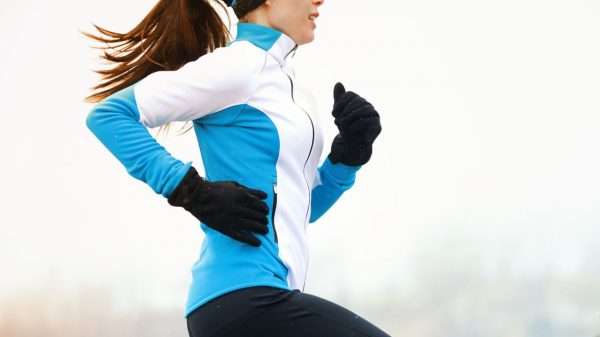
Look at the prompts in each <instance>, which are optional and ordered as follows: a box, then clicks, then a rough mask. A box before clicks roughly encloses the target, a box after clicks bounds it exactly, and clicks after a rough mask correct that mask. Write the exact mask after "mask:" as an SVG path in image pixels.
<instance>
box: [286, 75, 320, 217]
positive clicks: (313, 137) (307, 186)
mask: <svg viewBox="0 0 600 337" xmlns="http://www.w3.org/2000/svg"><path fill="white" fill-rule="evenodd" d="M283 73H284V74H285V76H287V77H288V78H289V79H290V84H291V85H292V101H294V103H296V100H295V99H294V81H293V80H292V78H291V77H290V75H288V74H287V73H286V72H285V71H284V72H283ZM296 106H298V107H299V108H300V109H301V110H302V111H304V113H305V114H306V116H308V119H309V120H310V125H311V127H312V140H311V143H310V150H309V151H308V156H307V157H306V160H305V161H304V169H303V170H302V175H304V181H305V182H306V188H307V189H308V207H307V208H306V215H305V216H304V222H305V223H306V218H308V210H309V209H310V203H311V195H310V192H311V191H310V185H309V184H308V180H307V179H306V173H305V171H306V164H307V163H308V160H309V159H310V155H311V153H312V150H313V147H314V145H315V124H314V123H313V120H312V118H311V117H310V115H309V114H308V112H306V110H304V108H302V107H301V106H300V105H299V104H297V103H296Z"/></svg>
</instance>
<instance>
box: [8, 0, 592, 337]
mask: <svg viewBox="0 0 600 337" xmlns="http://www.w3.org/2000/svg"><path fill="white" fill-rule="evenodd" d="M154 4H155V2H154V1H148V0H128V1H116V0H105V1H101V2H99V1H71V0H65V1H53V2H50V1H32V0H21V1H6V0H2V2H0V47H1V52H0V65H1V66H2V70H0V88H1V90H0V151H1V154H2V161H1V163H2V165H1V167H0V173H1V174H0V186H1V187H2V191H3V193H2V195H1V196H0V198H1V207H0V271H1V273H2V277H0V315H2V314H3V313H4V315H5V317H8V316H6V313H7V312H9V311H11V312H13V316H10V317H12V318H11V320H12V321H11V322H12V324H15V323H14V322H15V321H14V320H15V319H17V318H15V317H17V316H15V315H17V314H15V312H17V313H20V312H22V313H23V315H32V314H36V313H37V314H39V315H51V314H49V313H48V310H50V309H49V307H51V306H54V305H58V304H59V303H62V302H61V301H66V300H65V299H69V298H70V299H73V298H79V297H81V296H82V295H81V294H82V291H83V290H82V289H88V290H89V289H93V290H92V292H94V293H96V294H97V293H98V292H100V293H102V294H105V296H104V295H103V298H105V300H106V301H107V303H108V304H106V306H107V307H110V308H112V310H115V311H116V312H120V313H123V314H126V313H131V312H142V311H143V310H147V309H148V308H156V310H173V311H174V312H176V313H177V314H181V315H182V314H183V306H184V302H185V297H186V294H187V286H188V285H189V282H190V280H191V277H190V273H189V271H190V268H191V265H192V264H193V263H194V261H195V260H196V258H197V255H198V253H199V247H200V243H201V240H202V231H201V230H200V228H199V227H198V226H197V223H196V221H195V219H194V218H193V217H192V216H191V215H189V214H187V213H186V212H185V211H183V210H182V209H176V208H172V207H171V206H169V205H168V204H167V203H166V200H164V198H163V197H162V196H159V195H156V194H154V193H153V192H152V190H151V189H150V188H149V187H148V186H146V185H144V184H143V183H141V182H139V181H137V180H135V179H133V178H132V177H130V176H129V175H128V174H127V173H126V171H125V170H124V168H123V167H122V166H121V164H120V163H118V161H117V160H116V159H115V158H114V157H112V155H111V154H110V153H109V152H108V151H107V150H106V149H105V148H103V147H102V145H101V144H100V142H99V141H98V140H97V139H96V138H95V137H94V136H93V134H92V133H91V132H89V130H88V129H87V128H86V126H85V117H86V115H87V113H88V112H89V110H90V109H91V107H92V105H91V104H87V103H83V98H84V97H85V96H86V95H88V94H89V88H90V87H91V86H93V85H95V84H96V83H97V81H98V76H97V75H96V74H94V73H93V72H92V70H93V69H100V68H101V67H102V64H101V61H100V59H99V58H98V55H99V51H98V50H94V49H92V48H90V46H93V45H94V46H98V45H97V44H94V43H93V42H92V41H91V40H89V39H87V38H85V37H84V36H83V35H82V34H80V33H79V32H78V30H85V31H90V32H94V31H93V26H92V23H95V24H98V25H99V26H101V27H104V28H108V29H111V30H114V31H118V32H125V31H127V30H129V29H131V28H132V27H133V26H134V25H135V24H137V23H138V22H139V21H140V20H141V19H142V18H143V16H144V15H145V14H146V13H147V12H148V11H149V10H150V8H151V7H152V6H153V5H154ZM319 11H320V13H321V15H320V17H319V18H318V19H317V26H318V27H317V29H316V39H315V41H314V42H313V43H311V44H309V45H304V46H301V47H300V49H299V50H298V52H297V53H296V56H295V58H294V64H295V70H296V75H297V78H298V80H299V81H300V82H301V83H303V85H304V86H305V87H307V88H309V89H310V90H311V91H312V92H313V93H314V95H315V96H316V97H317V99H318V103H319V106H320V113H321V116H322V118H321V120H322V122H323V128H324V132H325V136H326V141H325V142H326V146H325V149H324V151H323V156H325V155H326V154H327V153H328V147H329V144H330V142H331V139H332V138H333V136H334V135H335V134H336V133H337V130H336V128H335V125H334V124H333V117H331V115H330V110H331V106H332V103H333V97H332V90H333V85H334V84H335V82H337V81H341V82H343V83H344V85H345V86H346V88H347V90H352V91H355V92H357V93H359V94H360V95H361V96H363V97H365V98H366V99H368V100H369V101H370V102H372V103H373V105H374V106H375V107H376V109H377V110H378V111H379V113H380V114H381V122H382V126H383V132H382V134H381V135H380V137H379V138H378V139H377V141H376V143H375V146H374V155H373V157H372V160H371V162H369V163H368V164H367V165H365V167H363V169H362V170H361V171H359V173H358V175H357V180H356V184H355V186H354V187H353V188H352V189H351V190H350V191H348V192H347V193H346V194H345V195H344V196H342V198H341V199H340V200H339V201H338V203H337V204H336V205H335V206H334V207H333V208H332V209H331V210H330V211H329V212H328V213H327V214H326V215H325V216H323V217H322V218H321V219H320V220H319V221H318V222H317V223H314V224H312V225H311V226H312V227H311V231H310V237H311V260H310V261H311V265H310V269H309V278H308V283H307V289H306V290H307V292H309V293H313V294H316V295H319V296H322V297H324V298H327V299H330V300H332V301H335V302H337V303H340V304H342V305H344V306H347V307H349V308H351V309H353V310H355V311H357V312H359V313H361V314H363V315H364V316H366V317H367V318H369V319H370V320H372V321H373V322H376V323H378V325H379V326H380V327H381V328H383V329H384V330H386V331H388V332H390V333H392V332H393V333H394V335H395V336H401V335H407V336H409V335H412V336H414V335H416V334H422V335H432V334H437V335H441V336H471V335H473V336H481V335H482V334H485V335H486V336H496V335H497V336H542V335H543V336H545V337H546V336H570V337H571V336H586V337H593V336H594V335H595V334H600V262H599V261H600V207H599V206H600V155H599V154H600V151H599V147H600V132H599V130H600V99H599V97H600V96H599V94H598V92H599V90H600V62H599V61H598V60H600V43H599V42H600V41H599V33H600V3H599V2H598V1H592V0H571V1H553V0H550V1H535V0H520V1H516V0H506V1H496V2H489V1H475V0H470V1H469V0H458V1H442V0H424V1H377V2H365V1H358V0H343V1H341V0H326V1H325V4H324V5H323V6H321V7H320V9H319ZM159 141H160V142H161V143H162V144H163V145H165V146H166V147H167V149H168V150H169V151H170V152H171V153H172V154H173V155H174V156H175V157H176V158H179V159H181V160H182V161H188V160H191V161H193V162H194V163H195V165H201V164H200V163H201V160H200V154H199V152H198V149H197V144H196V143H195V138H194V136H193V134H192V133H191V132H190V133H188V134H186V135H184V136H180V137H176V136H174V135H172V136H169V137H167V138H164V137H161V138H159ZM84 293H85V292H84ZM78 296H79V297H78ZM35 303H46V304H48V306H45V307H43V306H35V305H34V304H35ZM94 303H96V302H94V301H93V300H92V301H90V303H86V305H89V306H93V305H94ZM15 308H19V310H20V311H19V310H17V309H15ZM50 311H51V310H50ZM54 315H55V316H52V317H54V318H55V319H60V317H61V316H60V314H56V313H54ZM0 317H2V316H0ZM19 317H20V316H19ZM474 317H479V318H478V319H475V318H474ZM500 317H501V318H500ZM6 321H7V320H5V321H4V322H5V323H6ZM24 321H25V323H24V324H28V323H27V322H26V321H27V320H24ZM419 322H421V323H419ZM507 322H511V323H510V324H507ZM176 323H177V324H179V325H181V326H177V327H176V328H174V329H179V330H178V331H184V330H181V329H182V327H184V325H185V323H184V322H183V321H177V322H176ZM0 324H2V320H1V319H0ZM123 324H125V323H123ZM15 326H16V324H15ZM1 329H2V325H0V331H1ZM15 329H16V328H15ZM165 331H166V330H165ZM163 332H164V331H163ZM164 334H168V333H167V332H164ZM21 335H25V334H24V333H23V334H21ZM133 335H135V333H134V334H133ZM182 336H183V335H182Z"/></svg>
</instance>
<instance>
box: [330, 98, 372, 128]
mask: <svg viewBox="0 0 600 337" xmlns="http://www.w3.org/2000/svg"><path fill="white" fill-rule="evenodd" d="M375 116H379V114H378V113H377V111H375V109H374V108H373V106H372V105H371V104H370V103H366V104H364V105H362V106H360V107H358V108H356V109H355V110H353V111H350V112H348V114H346V115H344V116H343V117H340V118H338V119H336V120H335V121H334V123H335V125H337V126H338V128H340V130H342V129H345V128H347V127H348V126H349V125H351V124H352V123H354V122H355V121H357V120H359V119H361V118H366V117H375Z"/></svg>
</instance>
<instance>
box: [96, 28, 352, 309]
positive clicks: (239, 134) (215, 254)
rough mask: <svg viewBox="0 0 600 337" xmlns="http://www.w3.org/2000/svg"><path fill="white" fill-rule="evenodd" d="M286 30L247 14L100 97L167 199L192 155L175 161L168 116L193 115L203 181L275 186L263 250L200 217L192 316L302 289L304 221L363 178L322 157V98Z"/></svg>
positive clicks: (109, 135)
mask: <svg viewBox="0 0 600 337" xmlns="http://www.w3.org/2000/svg"><path fill="white" fill-rule="evenodd" d="M297 47H298V46H297V45H296V43H295V42H294V41H293V40H292V39H291V38H290V37H289V36H287V35H286V34H284V33H282V32H280V31H278V30H275V29H273V28H270V27H267V26H262V25H258V24H253V23H238V26H237V36H236V39H235V40H234V41H232V42H230V43H228V44H227V46H225V47H221V48H217V49H215V50H214V51H213V52H211V53H209V54H206V55H204V56H202V57H200V58H198V59H197V60H195V61H192V62H189V63H187V64H186V65H184V66H183V67H181V68H180V69H178V70H175V71H158V72H155V73H152V74H150V75H148V76H147V77H145V78H144V79H142V80H141V81H139V82H137V83H136V84H134V85H132V86H130V87H128V88H125V89H123V90H121V91H119V92H117V93H115V94H113V95H111V96H109V97H107V98H106V99H104V100H103V101H101V102H99V103H98V104H97V105H95V106H94V107H93V109H92V110H91V111H90V113H89V115H88V118H87V126H88V127H89V129H90V130H91V131H92V132H93V133H94V134H95V135H96V136H97V137H98V139H99V140H100V141H101V142H102V143H103V144H104V145H105V146H106V147H107V148H108V149H109V150H110V151H111V153H113V154H114V155H115V156H116V157H117V159H119V161H120V162H121V163H122V164H123V165H124V166H125V168H126V169H127V171H128V172H129V174H131V175H132V176H133V177H135V178H137V179H139V180H141V181H143V182H145V183H147V184H148V185H149V186H150V187H151V188H152V189H153V190H154V191H155V192H156V193H159V194H162V195H163V196H165V197H168V196H169V193H170V192H171V191H173V190H174V189H175V187H176V186H177V185H178V183H179V182H180V181H181V180H182V179H183V176H184V175H185V174H186V173H187V171H188V169H189V167H190V165H191V164H192V163H191V162H188V163H183V162H181V161H180V160H178V159H176V158H173V157H172V156H171V155H170V154H169V152H167V151H166V150H165V149H164V147H162V146H161V145H160V144H158V142H157V141H156V140H155V139H154V138H153V137H152V136H151V135H150V133H149V132H148V130H147V128H154V127H157V126H160V125H163V124H166V123H168V122H171V121H193V126H194V131H195V134H196V138H197V140H198V144H199V149H200V153H201V156H202V161H203V164H204V168H205V172H206V179H208V180H209V181H221V180H230V181H237V182H238V183H240V184H242V185H244V186H246V187H249V188H254V189H260V190H262V191H264V192H266V193H267V194H268V198H267V199H266V200H264V201H265V203H266V204H267V205H268V206H269V208H270V210H269V215H268V218H269V223H268V226H269V233H267V234H265V235H261V234H257V233H253V235H255V236H257V237H258V238H259V239H260V240H261V243H262V244H261V246H260V247H253V246H250V245H248V244H245V243H242V242H239V241H236V240H234V239H231V238H230V237H228V236H226V235H223V234H221V233H220V232H217V231H215V230H213V229H212V228H210V227H208V226H206V225H205V224H203V223H200V226H201V229H202V230H203V231H204V233H205V238H204V241H203V242H202V247H201V251H200V256H199V258H198V260H197V261H196V263H195V264H194V265H193V267H192V284H191V286H190V289H189V296H188V301H187V305H186V311H185V317H187V316H188V315H189V314H190V313H191V312H192V311H193V310H194V309H196V308H198V307H199V306H201V305H202V304H204V303H206V302H207V301H209V300H211V299H213V298H215V297H217V296H220V295H222V294H225V293H227V292H230V291H233V290H236V289H240V288H245V287H250V286H272V287H278V288H283V289H301V290H302V291H303V290H304V285H305V282H306V270H307V266H308V243H307V225H308V223H310V222H314V221H316V220H317V219H318V218H319V217H320V216H321V215H323V213H325V212H326V211H327V210H328V209H329V208H330V207H331V206H332V205H333V204H334V203H335V202H336V200H338V198H339V197H340V196H341V195H342V193H343V192H344V191H346V190H347V189H349V188H350V187H351V186H352V185H353V184H354V179H355V175H356V171H358V170H359V169H360V167H350V166H346V165H343V164H340V163H338V164H332V163H331V162H330V161H329V160H328V159H327V158H326V159H325V160H324V161H323V162H322V163H321V164H319V161H320V157H321V154H322V152H323V151H322V150H323V134H322V131H321V128H320V123H319V117H318V114H317V111H316V109H317V107H316V100H315V99H314V97H313V96H312V94H310V92H308V91H307V90H306V89H303V88H302V87H300V86H299V85H298V84H297V82H296V80H295V77H294V72H293V69H292V67H291V65H290V64H289V62H288V61H289V56H290V54H292V53H293V52H295V50H296V49H297Z"/></svg>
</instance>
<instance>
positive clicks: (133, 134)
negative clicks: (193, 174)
mask: <svg viewBox="0 0 600 337" xmlns="http://www.w3.org/2000/svg"><path fill="white" fill-rule="evenodd" d="M134 87H135V85H133V86H130V87H128V88H125V89H123V90H121V91H119V92H117V93H115V94H113V95H111V96H109V97H107V98H106V99H104V100H103V101H102V102H100V103H98V104H97V105H96V106H95V107H94V108H93V109H92V111H91V112H90V113H89V115H88V117H87V119H86V123H87V126H88V128H89V129H90V130H91V131H92V132H93V133H94V135H96V137H97V138H98V139H99V140H100V142H102V144H103V145H104V146H105V147H106V148H107V149H108V150H109V151H110V152H111V153H112V154H113V155H114V156H115V157H116V158H117V159H118V160H119V161H120V162H121V164H123V166H125V168H126V169H127V172H128V173H129V174H130V175H131V176H133V177H134V178H136V179H138V180H141V181H143V182H145V183H147V184H148V185H149V186H150V187H151V188H152V189H153V190H154V192H156V193H158V194H161V195H163V196H165V197H167V196H168V194H169V193H170V192H171V191H172V190H173V189H175V187H176V186H177V184H178V183H179V182H180V181H181V180H182V179H183V176H184V175H185V174H186V173H187V171H188V170H189V168H190V166H191V162H189V163H186V164H184V163H182V162H181V161H179V160H177V159H175V158H173V157H172V156H171V155H170V154H169V152H167V151H166V150H165V148H164V147H162V146H161V145H160V144H158V142H157V141H156V140H155V139H154V137H152V135H150V133H149V132H148V130H147V129H146V128H145V127H144V125H143V124H142V123H140V122H139V119H140V113H139V110H138V106H137V104H136V100H135V96H134Z"/></svg>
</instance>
